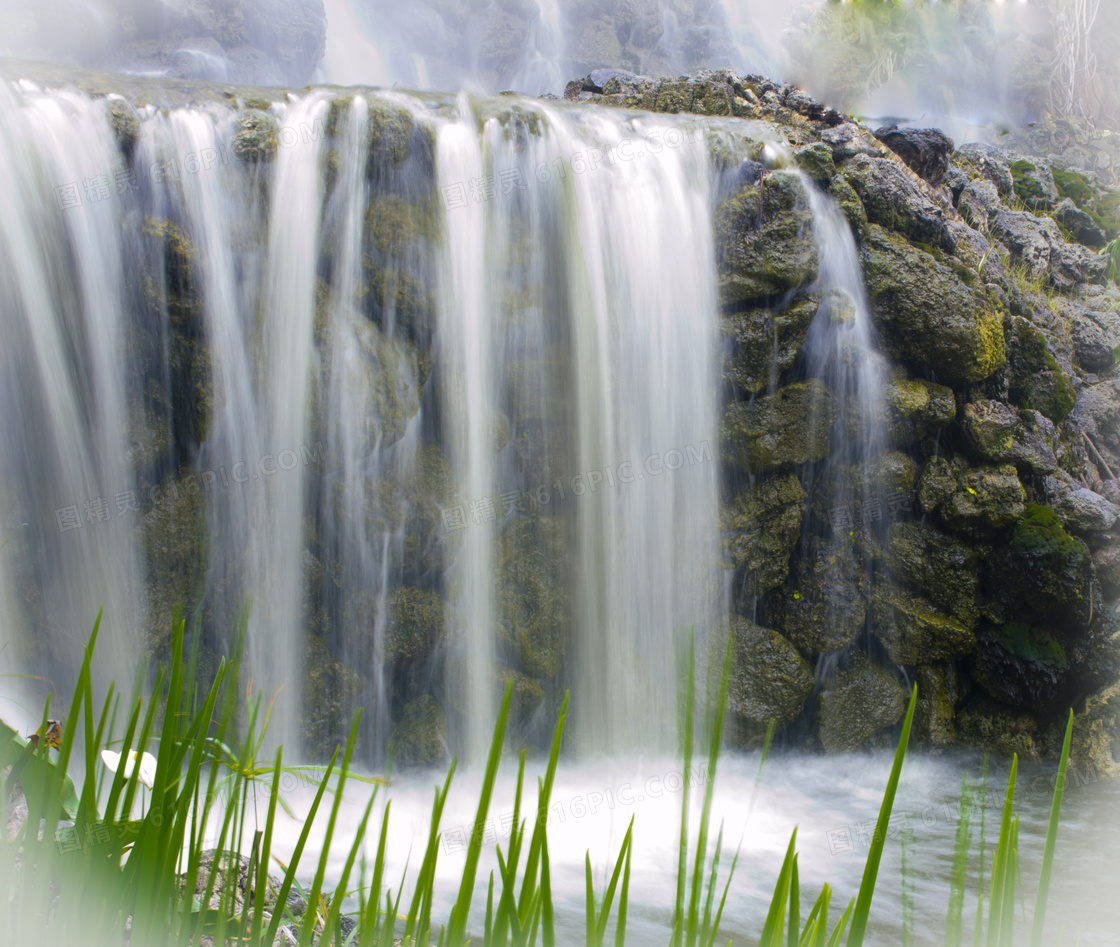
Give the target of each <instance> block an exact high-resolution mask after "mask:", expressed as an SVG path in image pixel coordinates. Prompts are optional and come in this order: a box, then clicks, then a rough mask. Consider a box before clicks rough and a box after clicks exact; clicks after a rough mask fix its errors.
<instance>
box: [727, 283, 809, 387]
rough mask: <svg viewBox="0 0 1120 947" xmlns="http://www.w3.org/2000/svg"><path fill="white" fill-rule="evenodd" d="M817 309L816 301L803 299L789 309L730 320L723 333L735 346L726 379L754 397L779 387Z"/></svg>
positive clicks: (740, 315) (746, 314) (749, 313)
mask: <svg viewBox="0 0 1120 947" xmlns="http://www.w3.org/2000/svg"><path fill="white" fill-rule="evenodd" d="M817 308H818V307H817V303H816V302H815V301H813V300H812V299H803V300H800V301H798V302H795V303H793V305H791V306H789V307H788V308H787V309H782V310H773V309H748V310H746V311H744V312H737V313H735V314H734V315H731V316H727V317H726V318H725V319H724V320H723V333H724V337H725V338H726V339H728V340H729V342H730V343H731V346H730V353H729V355H728V358H727V360H726V362H725V366H726V367H725V369H724V377H725V378H727V379H729V380H730V381H732V382H734V383H735V384H736V385H738V386H739V387H740V388H742V389H743V390H744V391H749V392H750V393H751V394H758V393H759V392H760V391H762V390H763V389H766V388H770V389H773V388H775V387H777V384H778V381H779V379H780V378H781V377H782V375H783V374H784V373H785V372H787V371H789V370H790V369H791V368H792V367H793V365H794V363H795V362H796V361H797V356H798V355H800V354H801V347H802V346H803V345H804V344H805V339H806V337H807V336H808V334H809V326H810V325H812V323H813V317H814V316H816V314H817Z"/></svg>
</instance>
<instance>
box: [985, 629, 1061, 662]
mask: <svg viewBox="0 0 1120 947" xmlns="http://www.w3.org/2000/svg"><path fill="white" fill-rule="evenodd" d="M999 641H1000V644H1001V645H1002V646H1003V648H1004V650H1005V651H1007V652H1008V653H1009V654H1013V655H1014V656H1015V657H1017V658H1021V659H1022V660H1024V661H1029V662H1031V663H1032V664H1046V665H1050V666H1052V667H1055V668H1063V669H1064V668H1067V667H1069V659H1068V658H1067V657H1066V652H1065V649H1064V648H1063V647H1062V646H1061V645H1060V644H1058V642H1057V641H1055V640H1054V638H1053V637H1052V636H1051V635H1050V634H1049V633H1048V632H1047V631H1046V630H1045V629H1044V628H1036V627H1034V626H1033V625H1024V624H1022V623H1021V622H1009V623H1008V624H1006V625H1004V626H1003V627H1002V628H1001V629H1000V631H999Z"/></svg>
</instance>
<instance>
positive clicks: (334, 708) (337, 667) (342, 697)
mask: <svg viewBox="0 0 1120 947" xmlns="http://www.w3.org/2000/svg"><path fill="white" fill-rule="evenodd" d="M361 692H362V679H361V677H360V676H359V675H358V672H357V671H355V670H354V669H353V668H351V667H348V666H347V665H345V664H343V663H342V662H341V661H340V660H339V659H338V658H337V657H336V656H335V655H334V653H333V652H332V651H331V650H330V648H328V647H327V645H326V643H325V642H324V641H323V639H322V638H320V637H319V636H318V635H314V634H311V635H307V636H306V639H305V642H304V650H303V694H302V698H303V699H302V702H301V704H300V730H301V733H302V736H303V751H304V753H306V754H307V755H308V756H309V757H311V758H312V759H315V760H329V759H330V757H331V754H332V753H333V752H334V750H335V747H336V746H340V745H341V746H345V745H346V734H347V731H348V730H349V727H350V718H351V714H352V713H353V708H354V707H355V705H356V703H357V700H358V697H359V695H360V694H361Z"/></svg>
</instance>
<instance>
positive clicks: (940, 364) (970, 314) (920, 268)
mask: <svg viewBox="0 0 1120 947" xmlns="http://www.w3.org/2000/svg"><path fill="white" fill-rule="evenodd" d="M865 276H866V279H867V288H868V294H869V296H870V300H871V307H872V313H873V315H874V317H875V321H876V323H877V325H878V326H879V328H880V330H881V332H882V336H883V342H884V345H885V347H886V349H887V351H888V353H889V354H890V355H891V356H893V357H894V358H897V359H899V360H901V361H904V362H905V363H907V364H908V365H909V366H911V367H912V368H914V369H915V370H916V371H919V372H922V373H923V374H924V373H926V372H930V371H932V372H933V373H934V376H935V379H936V380H937V381H938V382H940V383H941V384H947V385H953V386H957V385H963V384H968V383H971V382H976V381H982V380H983V379H985V378H988V377H989V376H990V375H992V374H993V373H995V372H996V371H998V370H999V369H1000V368H1002V367H1003V366H1004V364H1006V360H1007V351H1006V346H1005V341H1004V334H1003V320H1002V318H1001V316H1000V314H999V313H998V312H997V311H996V310H995V309H994V308H993V306H992V303H991V300H990V299H989V298H988V296H987V294H986V293H985V292H984V291H983V290H981V289H978V288H973V287H972V286H970V285H969V284H968V283H966V282H965V281H964V279H963V278H962V277H961V275H960V274H959V273H958V272H957V271H956V270H954V269H953V268H951V267H950V266H949V265H947V264H945V263H942V262H940V261H938V260H936V259H934V258H933V257H932V256H931V255H930V254H928V253H925V252H924V251H922V250H919V249H917V248H915V247H912V246H910V244H909V243H907V242H906V241H905V240H904V239H902V238H901V237H899V236H897V235H894V234H890V233H888V232H887V231H885V230H883V229H881V228H879V227H875V226H872V227H871V228H870V232H869V235H868V242H867V246H866V257H865Z"/></svg>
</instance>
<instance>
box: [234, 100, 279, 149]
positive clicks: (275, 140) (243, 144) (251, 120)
mask: <svg viewBox="0 0 1120 947" xmlns="http://www.w3.org/2000/svg"><path fill="white" fill-rule="evenodd" d="M238 127H239V130H238V132H237V135H236V137H234V139H233V154H234V156H235V157H237V158H239V159H240V160H241V161H269V160H271V159H272V157H273V155H275V154H276V149H277V148H279V147H280V126H279V123H278V122H277V121H276V118H275V117H274V116H272V115H270V114H268V113H267V112H258V111H256V110H255V109H251V110H249V111H246V112H243V113H242V115H241V117H240V119H239V120H238Z"/></svg>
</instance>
